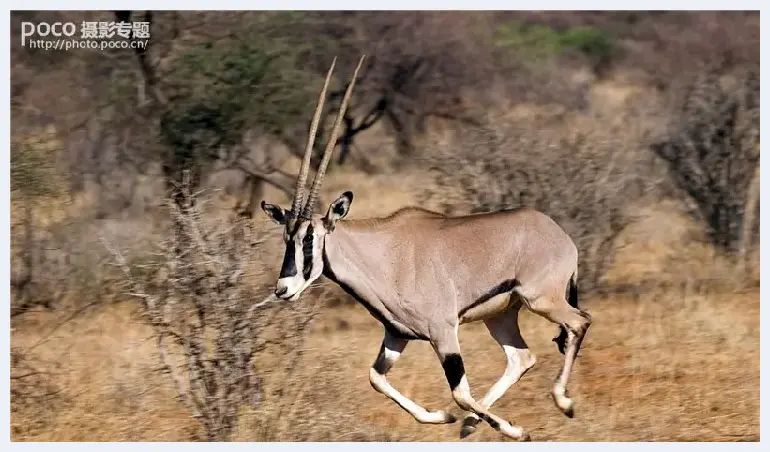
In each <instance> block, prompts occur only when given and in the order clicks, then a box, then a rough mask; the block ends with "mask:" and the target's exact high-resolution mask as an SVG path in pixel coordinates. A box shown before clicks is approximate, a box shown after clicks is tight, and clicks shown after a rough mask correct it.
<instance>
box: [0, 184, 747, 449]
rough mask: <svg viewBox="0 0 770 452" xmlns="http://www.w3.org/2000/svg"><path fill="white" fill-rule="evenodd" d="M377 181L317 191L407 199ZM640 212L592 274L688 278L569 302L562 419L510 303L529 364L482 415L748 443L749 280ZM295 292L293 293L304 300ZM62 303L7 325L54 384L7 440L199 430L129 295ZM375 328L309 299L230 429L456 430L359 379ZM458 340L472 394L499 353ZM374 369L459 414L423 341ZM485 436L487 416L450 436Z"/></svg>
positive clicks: (314, 432) (474, 332) (294, 436)
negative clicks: (286, 367) (303, 332)
mask: <svg viewBox="0 0 770 452" xmlns="http://www.w3.org/2000/svg"><path fill="white" fill-rule="evenodd" d="M387 179H388V177H387V176H383V177H379V178H362V177H354V175H345V174H344V173H343V174H333V175H330V179H329V181H328V184H327V186H326V187H325V188H324V191H325V193H326V195H327V198H328V197H331V196H333V193H337V192H338V191H339V189H340V188H341V187H345V188H347V186H348V185H347V184H349V183H351V181H354V182H355V187H357V191H356V201H355V202H354V206H353V210H352V211H351V212H355V214H354V215H356V216H366V215H372V214H378V213H386V212H388V211H390V210H393V208H394V207H397V206H400V205H403V204H406V203H410V202H413V200H412V199H410V196H409V195H408V194H407V193H408V187H407V188H404V187H406V186H407V185H408V184H405V183H404V181H403V180H399V181H398V184H399V186H400V189H396V188H395V187H393V185H394V184H393V182H390V185H389V186H385V185H384V182H382V181H383V180H387ZM405 190H406V191H405ZM383 193H390V195H388V196H383ZM279 199H280V198H279ZM648 210H649V212H648V214H647V215H646V216H643V217H642V220H641V221H639V222H638V223H636V224H634V225H632V227H630V228H629V229H628V231H627V233H626V234H625V235H624V236H623V237H622V238H621V240H620V241H619V244H618V246H617V250H616V253H617V257H616V259H615V264H614V267H613V268H612V270H611V271H610V272H609V274H608V275H607V277H608V278H611V279H612V278H614V279H615V281H616V282H634V281H633V279H635V278H642V279H650V278H651V277H656V278H657V279H658V280H660V281H666V280H679V281H681V280H682V279H683V278H684V279H685V280H686V279H688V278H690V276H689V275H692V280H693V284H689V285H688V284H685V285H665V284H663V283H661V284H659V285H655V284H653V285H650V284H647V285H644V286H642V287H644V289H638V290H636V291H632V292H630V293H626V294H624V295H617V296H614V295H606V296H602V297H597V298H593V299H588V300H584V301H583V302H582V305H583V306H584V307H585V308H586V309H587V310H588V311H589V312H590V313H591V314H592V315H593V317H594V319H595V321H594V325H593V326H592V328H591V330H590V331H589V334H588V336H587V339H586V340H585V342H584V345H583V349H582V351H581V354H580V357H579V358H578V361H577V364H576V366H575V369H574V371H573V377H572V379H571V384H570V393H571V395H572V396H573V397H574V399H575V403H576V416H575V418H574V419H568V418H566V417H565V416H563V415H562V414H561V413H560V412H559V411H558V410H557V409H556V407H555V406H554V405H553V403H552V401H551V399H550V396H549V393H548V389H549V387H550V384H551V382H552V381H553V378H554V377H555V375H556V373H557V371H558V368H559V366H560V364H561V362H562V359H563V357H562V355H560V354H559V353H558V351H557V349H556V347H555V345H554V344H553V343H552V342H551V338H552V337H554V336H555V335H556V333H557V328H556V326H554V325H552V324H550V323H548V322H547V321H545V320H543V319H541V318H539V317H536V316H535V315H532V314H530V313H524V314H523V315H522V316H521V324H522V329H523V332H524V337H525V338H526V339H527V341H528V343H529V345H530V347H531V348H532V350H533V351H534V353H535V354H536V355H537V357H538V364H537V365H536V366H535V368H534V369H532V370H531V371H530V372H529V373H528V374H527V375H525V376H524V378H523V379H522V380H521V381H520V382H519V383H518V384H517V385H515V386H514V387H513V388H511V389H510V390H509V391H508V393H507V394H506V395H505V396H504V397H503V398H502V399H501V400H500V401H499V402H498V403H497V404H496V405H495V406H494V409H493V411H494V412H496V413H498V414H500V415H502V416H504V417H506V418H508V419H510V420H513V421H515V422H516V423H518V424H520V425H522V426H524V427H525V428H527V429H528V430H529V431H530V433H531V435H532V438H533V440H534V441H758V440H759V290H758V288H753V289H747V290H743V291H740V290H736V289H729V290H727V289H724V286H722V288H720V287H718V286H717V285H715V286H714V287H711V286H709V287H710V288H704V287H703V286H702V285H699V284H695V283H694V281H696V280H699V279H700V278H701V277H702V275H704V274H709V273H719V271H720V270H719V269H720V268H724V267H722V264H720V263H719V260H718V259H717V258H716V257H715V256H714V255H713V253H712V252H710V251H709V250H708V249H707V247H704V246H703V245H700V244H697V243H694V242H692V241H691V240H689V239H688V237H692V234H691V232H692V231H691V229H692V228H693V227H694V226H693V225H692V224H691V223H690V222H689V220H687V219H686V218H684V217H683V216H681V214H679V213H677V211H676V209H675V208H674V207H672V206H668V205H660V206H653V207H651V208H649V209H648ZM352 214H353V213H352ZM256 221H259V222H262V221H265V220H263V219H258V220H256ZM642 238H643V239H642ZM276 265H278V263H277V262H276ZM324 284H329V283H324ZM666 287H668V288H666ZM308 298H309V297H308V296H307V295H306V296H304V297H303V298H302V300H301V301H300V302H301V303H310V302H312V301H311V300H308ZM72 314H73V313H72V312H65V311H63V310H62V311H57V312H45V311H40V312H34V313H30V314H26V315H25V316H24V318H23V319H22V320H20V322H19V323H17V324H16V326H15V329H14V331H13V332H12V344H13V345H14V346H19V347H24V348H27V347H33V348H32V351H33V353H34V357H35V359H36V360H37V362H38V363H39V364H38V365H41V366H43V367H44V369H45V371H46V372H47V373H48V374H47V375H48V378H49V379H50V382H51V383H52V386H53V387H54V388H57V389H56V390H57V391H58V392H57V394H56V395H55V396H53V397H50V398H49V399H47V400H46V402H45V403H36V404H27V405H25V404H20V405H17V406H16V407H15V411H14V412H12V416H11V427H12V430H11V432H12V439H13V440H15V441H30V440H37V441H189V440H196V439H201V437H202V435H201V430H200V427H199V426H198V424H197V423H196V421H195V420H193V419H191V418H190V417H189V415H188V412H187V411H186V409H185V408H184V406H183V405H182V404H181V403H180V402H178V401H177V400H176V399H175V397H174V395H175V393H174V390H173V388H172V386H171V384H170V382H169V381H168V380H167V379H166V378H165V377H164V376H163V375H162V374H160V373H159V372H158V371H157V369H158V362H157V358H156V356H155V348H154V343H153V341H152V339H151V336H150V330H149V328H148V327H147V326H145V325H144V324H143V323H142V322H141V321H140V320H139V318H138V311H137V309H136V306H135V304H134V303H133V302H130V301H120V302H115V303H113V304H109V305H104V306H101V307H97V308H91V309H89V310H87V311H86V312H84V313H81V314H80V315H77V316H74V317H73V316H72ZM70 317H71V318H70ZM381 334H382V328H381V327H380V325H379V324H378V323H377V322H376V320H374V319H373V318H372V317H370V315H369V314H368V313H367V312H366V311H365V310H364V308H362V307H360V306H357V305H350V304H338V305H336V306H333V307H321V309H320V313H319V314H318V317H317V318H316V320H315V321H314V323H313V324H312V328H311V332H310V335H309V337H308V339H307V342H306V344H305V349H306V350H305V353H304V355H303V358H302V361H301V365H300V366H299V368H298V369H299V370H297V371H295V372H293V373H292V374H291V375H289V376H287V375H286V374H285V373H284V372H283V371H279V370H274V369H282V367H281V366H278V365H275V363H276V359H280V357H276V356H272V357H270V356H268V357H265V358H264V360H263V361H262V362H258V363H257V366H258V368H259V369H261V372H262V375H263V378H264V384H265V387H266V388H267V392H266V397H265V399H264V403H262V404H261V405H260V407H259V408H258V409H255V410H254V411H251V412H247V413H244V416H243V422H242V423H241V425H240V428H239V430H238V434H237V435H236V439H238V440H245V441H260V440H278V441H297V440H321V441H371V440H374V441H383V440H386V441H458V440H459V429H460V425H459V423H456V424H453V425H443V426H430V425H420V424H418V423H416V422H415V421H414V420H413V419H412V418H411V417H410V416H409V415H408V414H406V413H405V412H404V411H402V410H401V409H400V408H399V407H398V406H396V405H395V403H393V402H391V401H389V400H387V399H386V398H385V396H383V395H381V394H378V393H377V392H375V391H374V390H373V389H372V388H371V387H370V385H369V382H368V367H369V366H370V365H371V363H372V362H373V360H374V358H375V355H376V353H377V351H378V349H379V346H380V341H381V338H382V337H381ZM460 340H461V346H462V350H463V354H464V358H465V360H466V368H467V370H468V373H469V379H470V383H471V387H472V390H473V392H474V394H475V395H476V396H477V397H480V396H481V395H483V393H484V392H485V391H486V390H487V389H488V388H489V387H490V385H491V384H492V383H494V381H495V380H496V379H497V378H498V377H499V376H500V375H501V373H502V371H503V369H504V367H505V360H504V355H503V354H502V352H501V350H500V349H499V347H498V346H497V345H496V344H495V343H494V341H493V340H492V338H491V337H490V336H489V334H488V333H487V332H486V330H485V328H484V326H483V324H472V325H466V326H463V327H462V328H461V330H460ZM40 363H42V364H40ZM271 369H273V370H271ZM390 378H391V381H392V383H393V385H394V386H395V387H396V388H398V389H399V390H400V391H402V392H403V393H404V394H405V395H406V396H407V397H410V398H413V399H414V400H416V401H418V402H419V403H420V404H422V405H423V406H425V407H427V408H429V409H446V410H449V411H451V412H452V413H455V414H457V415H460V414H461V413H460V410H459V409H458V408H457V407H456V406H455V405H454V402H453V401H452V399H451V395H450V392H449V389H448V387H447V384H446V382H445V379H444V376H443V373H442V370H441V366H440V364H439V362H438V360H437V359H436V357H435V355H434V354H433V351H432V350H431V348H430V346H429V345H428V344H426V343H420V342H413V343H412V344H410V345H409V347H408V348H407V350H406V352H405V353H404V355H403V357H402V359H401V360H400V361H399V362H398V363H397V365H396V367H395V368H394V370H393V371H392V372H391V376H390ZM501 440H503V438H502V436H500V435H499V434H497V433H496V432H495V431H493V430H492V429H491V428H490V427H489V426H482V427H481V428H480V429H479V430H478V431H477V433H475V434H474V435H472V436H470V437H468V438H467V439H465V441H501Z"/></svg>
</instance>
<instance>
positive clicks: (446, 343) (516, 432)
mask: <svg viewBox="0 0 770 452" xmlns="http://www.w3.org/2000/svg"><path fill="white" fill-rule="evenodd" d="M436 336H437V338H435V339H434V340H433V347H434V349H435V350H436V354H438V357H439V359H440V360H441V365H442V367H443V368H444V374H445V375H446V378H447V382H448V383H449V387H450V389H451V390H452V397H453V398H454V400H455V402H456V403H457V405H458V406H459V407H460V408H462V409H463V410H466V411H471V412H473V413H474V414H476V416H478V417H479V418H480V419H481V420H483V421H484V422H487V423H488V424H489V425H490V426H492V428H494V429H495V430H497V431H499V432H500V433H502V434H504V435H506V436H508V437H510V438H513V439H519V440H523V441H528V440H529V439H530V438H529V434H527V433H526V432H525V431H524V429H522V428H521V427H518V426H515V425H512V424H510V423H508V421H506V420H505V419H503V418H501V417H500V416H497V415H495V414H492V413H491V412H490V411H489V409H488V408H486V407H484V406H483V405H482V404H480V403H479V402H477V401H476V400H475V399H474V398H473V396H472V395H471V389H470V385H469V384H468V378H467V376H466V375H465V367H464V365H463V359H462V357H461V356H460V343H459V341H458V339H457V330H456V329H454V330H453V331H446V332H444V334H437V335H436Z"/></svg>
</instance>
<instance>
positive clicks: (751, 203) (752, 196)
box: [738, 165, 759, 275]
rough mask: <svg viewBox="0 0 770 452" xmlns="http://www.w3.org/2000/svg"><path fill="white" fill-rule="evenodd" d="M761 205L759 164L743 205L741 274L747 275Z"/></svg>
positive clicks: (740, 250) (740, 254)
mask: <svg viewBox="0 0 770 452" xmlns="http://www.w3.org/2000/svg"><path fill="white" fill-rule="evenodd" d="M758 207H759V165H757V168H756V169H755V170H754V176H753V177H752V178H751V183H750V184H749V189H748V193H747V194H746V204H745V205H744V207H743V224H742V225H741V226H742V227H741V243H740V249H739V252H738V256H739V259H740V262H739V263H738V265H739V266H740V269H741V274H743V275H745V274H746V273H745V272H746V269H747V268H746V267H747V264H748V262H747V260H748V253H749V249H750V248H751V239H752V235H753V231H754V222H755V221H756V219H757V211H758V210H759V209H758Z"/></svg>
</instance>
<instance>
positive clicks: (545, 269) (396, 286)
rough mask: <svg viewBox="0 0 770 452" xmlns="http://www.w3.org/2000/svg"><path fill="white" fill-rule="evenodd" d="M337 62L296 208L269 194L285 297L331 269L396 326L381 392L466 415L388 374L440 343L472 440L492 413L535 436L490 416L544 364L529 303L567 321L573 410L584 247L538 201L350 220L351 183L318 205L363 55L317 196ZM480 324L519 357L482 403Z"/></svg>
mask: <svg viewBox="0 0 770 452" xmlns="http://www.w3.org/2000/svg"><path fill="white" fill-rule="evenodd" d="M335 62H336V58H335V60H334V62H332V65H331V67H330V68H329V72H328V73H327V75H326V81H325V83H324V87H323V90H322V91H321V95H320V98H319V99H318V104H317V105H316V109H315V114H314V117H313V120H312V122H311V126H310V133H309V136H308V141H307V147H306V149H305V154H304V158H303V161H302V166H301V169H300V171H299V176H298V178H297V186H296V191H295V195H294V199H293V201H292V205H291V210H286V209H283V208H281V207H279V206H276V205H273V204H268V203H265V202H264V201H262V209H263V210H264V212H265V213H266V214H267V215H268V216H269V217H270V218H271V219H272V220H273V221H275V222H276V223H278V224H280V225H283V226H284V227H285V229H284V236H283V238H284V242H285V243H286V251H285V255H284V258H283V265H282V267H281V272H280V276H279V278H278V282H277V284H276V289H275V295H276V296H278V297H280V298H281V299H284V300H290V301H294V300H297V299H298V298H299V296H300V294H302V292H303V291H304V290H305V289H306V288H307V287H308V286H309V285H310V284H311V283H312V282H313V281H315V280H316V279H317V278H318V277H319V276H321V275H324V276H326V277H327V278H329V279H330V280H332V281H333V282H335V283H336V284H338V285H339V286H341V287H342V288H343V289H344V290H345V291H346V292H347V293H349V294H350V295H352V296H353V297H354V298H355V299H356V300H357V301H358V302H360V303H361V304H362V305H363V306H364V307H365V308H366V309H367V310H368V311H369V312H370V313H371V314H372V315H373V316H374V317H375V318H376V319H377V320H379V321H380V322H381V323H382V324H383V325H384V327H385V337H384V338H383V340H382V346H381V348H380V351H379V354H378V356H377V359H376V360H375V361H374V364H373V365H372V367H371V369H370V372H369V380H370V382H371V384H372V386H373V387H374V389H376V390H377V391H379V392H381V393H382V394H385V395H386V396H387V397H389V398H390V399H392V400H393V401H395V402H396V403H397V404H398V405H400V406H401V408H403V409H404V410H405V411H407V412H408V413H409V414H411V415H412V416H413V417H414V418H415V419H416V420H417V421H418V422H421V423H427V424H444V423H452V422H455V421H456V418H455V417H454V416H453V415H452V414H450V413H447V412H444V411H428V410H426V409H425V408H423V407H421V406H420V405H418V404H417V403H415V402H413V401H412V400H409V399H408V398H407V397H405V396H404V395H403V394H401V393H400V392H398V391H397V390H396V389H395V388H394V387H393V386H391V385H390V383H389V382H388V380H387V379H386V375H387V373H388V371H389V370H390V369H391V368H392V367H393V364H394V363H395V362H396V360H397V359H398V357H399V356H400V355H401V353H402V352H403V351H404V348H405V347H406V345H407V344H408V343H409V341H411V340H424V341H428V342H430V344H431V345H432V346H433V349H434V350H435V352H436V354H437V355H438V358H439V360H440V361H441V365H442V367H443V369H444V373H445V375H446V379H447V381H448V383H449V387H450V389H451V391H452V396H453V398H454V400H455V402H456V403H457V405H459V406H460V408H461V409H463V410H464V411H467V412H468V413H467V415H466V417H465V419H464V421H463V424H462V428H461V431H460V435H461V437H465V436H467V435H469V434H471V433H473V432H474V431H475V430H476V426H477V425H478V423H479V422H480V421H481V420H484V421H485V422H487V423H488V424H489V425H491V426H492V427H493V428H494V429H495V430H498V431H500V432H501V433H503V434H504V435H506V436H508V437H510V438H513V439H519V440H525V441H526V440H529V434H528V433H526V432H525V431H524V430H523V429H522V428H521V427H519V426H516V425H514V424H511V423H509V422H508V421H506V420H504V419H503V418H502V417H500V416H498V415H495V414H492V413H491V412H490V407H491V406H492V404H493V403H495V401H497V400H498V399H499V398H500V397H502V396H503V394H504V393H505V392H506V391H507V390H508V389H509V388H510V387H511V386H512V385H513V384H514V383H516V382H517V381H518V380H519V378H521V376H522V375H524V373H525V372H526V371H527V370H529V369H531V368H532V366H534V365H535V356H534V354H533V353H532V352H531V351H530V350H529V348H528V347H527V343H526V342H525V341H524V339H523V338H522V336H521V332H520V331H519V325H518V316H519V311H520V309H521V308H522V306H524V307H526V308H527V309H529V310H530V311H532V312H535V313H537V314H539V315H540V316H542V317H545V318H546V319H548V320H550V321H551V322H553V323H555V324H557V325H559V327H560V334H559V336H558V337H557V338H554V341H555V342H556V343H557V345H558V348H559V351H560V352H561V353H563V354H564V355H565V359H564V364H563V366H562V368H561V371H560V372H559V375H558V377H557V378H556V381H555V383H554V385H553V387H552V389H551V395H552V397H553V400H554V402H555V403H556V406H557V407H558V408H559V409H560V410H561V411H562V412H563V413H564V414H565V415H567V416H569V417H572V416H573V403H572V400H571V399H570V398H569V397H568V396H567V380H568V378H569V375H570V372H571V369H572V364H573V362H574V360H575V357H576V356H577V353H578V349H579V348H580V344H581V342H582V341H583V338H584V337H585V334H586V331H587V330H588V327H589V326H590V325H591V317H590V315H589V314H588V313H586V312H584V311H582V310H580V309H579V308H578V297H577V262H578V252H577V248H576V247H575V244H574V243H573V242H572V240H571V239H570V237H569V236H568V235H567V234H566V233H565V232H564V231H563V230H562V229H561V228H560V227H559V226H558V225H557V224H556V223H555V222H554V221H553V220H551V219H550V218H549V217H547V216H546V215H544V214H542V213H540V212H537V211H535V210H531V209H518V210H509V211H503V212H496V213H487V214H477V215H469V216H462V217H448V216H444V215H441V214H438V213H434V212H430V211H427V210H423V209H419V208H406V209H402V210H399V211H397V212H395V213H393V214H392V215H390V216H388V217H386V218H376V219H366V220H343V219H344V218H345V216H346V215H347V214H348V212H349V210H350V205H351V202H352V201H353V193H351V192H349V191H348V192H345V193H343V194H342V195H341V196H340V197H339V198H337V199H336V200H335V201H334V202H332V203H331V205H330V206H329V208H328V210H327V212H326V214H325V215H318V214H314V213H313V206H314V205H315V203H316V200H317V198H318V192H319V189H320V187H321V184H322V183H323V179H324V174H325V172H326V167H327V165H328V163H329V159H330V156H331V153H332V150H333V148H334V145H335V143H336V140H337V134H338V132H339V126H340V122H341V119H342V118H343V117H344V115H345V110H346V108H347V104H348V101H349V100H350V95H351V93H352V91H353V87H354V85H355V81H356V78H357V76H358V71H359V69H360V68H361V64H362V63H363V57H362V58H361V60H360V61H359V64H358V67H357V68H356V70H355V72H354V74H353V78H352V80H351V81H350V83H349V84H348V87H347V90H346V92H345V96H344V98H343V101H342V105H341V107H340V111H339V113H338V115H337V118H336V121H335V124H334V128H333V130H332V133H331V137H330V138H329V142H328V143H327V145H326V147H325V150H324V154H323V158H322V160H321V163H320V166H319V168H318V171H317V172H316V176H315V179H314V181H313V185H312V186H311V188H310V193H309V196H308V199H307V201H305V183H306V180H307V176H308V171H309V167H310V155H311V152H312V149H313V142H314V140H315V135H316V131H317V127H318V121H319V117H320V114H321V110H322V109H323V102H324V98H325V96H326V89H327V88H328V85H329V79H330V77H331V74H332V72H333V70H334V64H335ZM474 321H483V322H484V323H485V324H486V326H487V328H488V329H489V332H490V333H491V334H492V336H493V337H494V339H495V340H496V341H497V342H498V343H499V344H500V346H501V347H502V349H503V352H504V353H505V355H506V357H507V361H508V362H507V366H506V369H505V372H504V373H503V376H502V377H500V379H499V380H498V381H497V382H496V383H495V384H494V385H493V386H492V388H491V389H490V390H489V392H488V393H487V394H486V395H485V396H484V397H483V398H482V399H481V400H480V401H477V400H476V399H474V398H473V397H472V396H471V390H470V387H469V385H468V379H467V378H466V375H465V369H464V367H463V359H462V357H461V355H460V344H459V341H458V337H457V332H458V327H459V325H460V324H463V323H468V322H474Z"/></svg>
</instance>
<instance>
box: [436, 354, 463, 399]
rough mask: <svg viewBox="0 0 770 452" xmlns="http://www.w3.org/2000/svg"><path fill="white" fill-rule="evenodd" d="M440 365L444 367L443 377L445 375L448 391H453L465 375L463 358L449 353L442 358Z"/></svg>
mask: <svg viewBox="0 0 770 452" xmlns="http://www.w3.org/2000/svg"><path fill="white" fill-rule="evenodd" d="M441 365H442V367H444V375H446V379H447V381H448V382H449V389H451V390H452V391H454V390H455V388H456V387H457V386H458V385H459V384H460V380H462V379H463V376H464V375H465V366H463V358H462V356H460V354H459V353H450V354H448V355H447V356H446V358H444V362H443V363H441Z"/></svg>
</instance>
